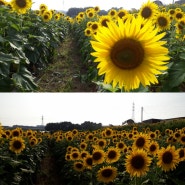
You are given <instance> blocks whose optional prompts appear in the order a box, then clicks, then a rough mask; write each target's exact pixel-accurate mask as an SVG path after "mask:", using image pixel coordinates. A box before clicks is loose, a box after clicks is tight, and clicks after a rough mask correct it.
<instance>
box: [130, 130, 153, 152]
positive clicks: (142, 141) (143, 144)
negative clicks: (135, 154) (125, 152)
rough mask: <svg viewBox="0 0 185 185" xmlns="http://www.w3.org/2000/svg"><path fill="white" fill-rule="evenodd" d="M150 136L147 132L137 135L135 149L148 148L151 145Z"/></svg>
mask: <svg viewBox="0 0 185 185" xmlns="http://www.w3.org/2000/svg"><path fill="white" fill-rule="evenodd" d="M149 142H150V140H149V136H148V135H147V134H143V133H140V134H138V135H136V136H135V138H134V143H133V149H146V148H148V145H149Z"/></svg>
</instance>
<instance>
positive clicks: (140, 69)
mask: <svg viewBox="0 0 185 185" xmlns="http://www.w3.org/2000/svg"><path fill="white" fill-rule="evenodd" d="M142 23H143V19H142V18H141V17H137V18H134V17H132V18H131V19H127V20H126V22H125V23H123V21H122V20H121V19H119V18H118V25H117V24H116V23H114V22H113V21H111V22H107V25H108V27H101V28H99V29H98V31H97V35H95V36H94V38H95V41H91V45H92V47H93V49H94V50H95V52H92V53H91V55H92V56H94V57H96V59H95V61H94V62H99V64H98V66H97V68H99V72H98V74H99V75H103V74H105V76H104V82H105V83H111V82H113V87H116V85H117V84H118V85H119V88H123V87H124V89H125V91H129V90H132V89H137V88H138V87H139V85H140V83H141V84H142V85H143V86H147V85H150V84H151V83H153V84H155V83H158V80H157V78H156V75H158V74H161V73H162V72H161V71H162V70H166V69H167V68H168V67H167V66H166V64H167V62H164V61H166V60H169V57H168V56H167V54H168V49H167V48H165V47H164V46H163V45H164V44H166V41H160V39H161V38H163V37H164V35H165V33H160V34H158V29H156V28H155V27H154V26H153V24H152V23H151V21H147V22H146V23H145V24H144V25H143V26H142V27H141V25H142Z"/></svg>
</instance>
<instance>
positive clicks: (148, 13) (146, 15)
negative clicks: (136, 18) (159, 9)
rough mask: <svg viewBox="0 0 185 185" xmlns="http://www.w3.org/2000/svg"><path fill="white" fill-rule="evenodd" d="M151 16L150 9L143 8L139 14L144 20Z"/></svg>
mask: <svg viewBox="0 0 185 185" xmlns="http://www.w3.org/2000/svg"><path fill="white" fill-rule="evenodd" d="M151 15H152V10H151V8H150V7H145V8H143V10H142V12H141V16H142V17H144V18H145V19H147V18H149V17H150V16H151Z"/></svg>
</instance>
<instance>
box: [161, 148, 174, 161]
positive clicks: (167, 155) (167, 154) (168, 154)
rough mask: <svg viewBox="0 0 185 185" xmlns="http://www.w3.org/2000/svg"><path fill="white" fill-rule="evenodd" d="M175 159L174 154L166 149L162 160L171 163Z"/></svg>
mask: <svg viewBox="0 0 185 185" xmlns="http://www.w3.org/2000/svg"><path fill="white" fill-rule="evenodd" d="M172 160H173V155H172V154H171V152H169V151H166V152H165V153H164V154H163V156H162V161H163V162H164V163H165V164H170V163H171V162H172Z"/></svg>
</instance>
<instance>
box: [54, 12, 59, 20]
mask: <svg viewBox="0 0 185 185" xmlns="http://www.w3.org/2000/svg"><path fill="white" fill-rule="evenodd" d="M54 18H55V20H56V21H59V20H60V13H56V14H55V15H54Z"/></svg>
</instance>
